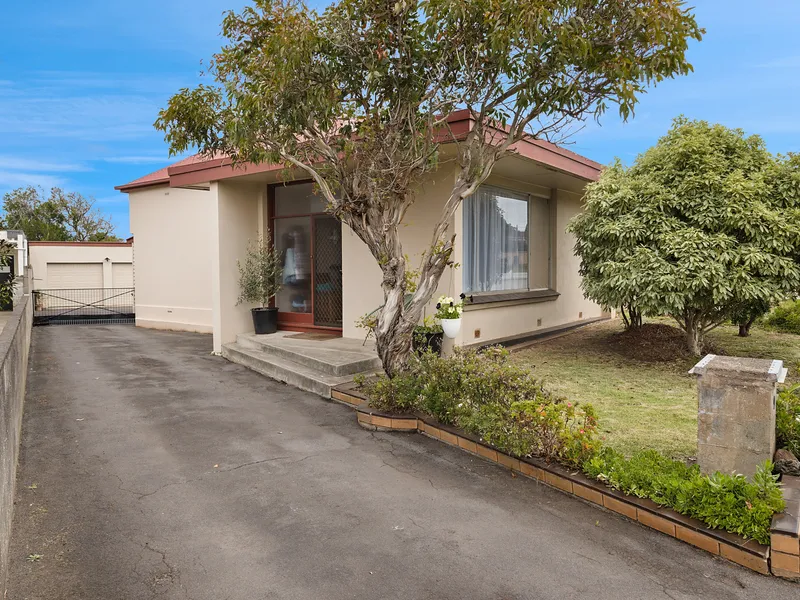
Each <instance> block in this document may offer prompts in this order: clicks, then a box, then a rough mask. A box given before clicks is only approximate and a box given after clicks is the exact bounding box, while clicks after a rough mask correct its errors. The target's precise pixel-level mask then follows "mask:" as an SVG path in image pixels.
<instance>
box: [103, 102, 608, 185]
mask: <svg viewBox="0 0 800 600" xmlns="http://www.w3.org/2000/svg"><path fill="white" fill-rule="evenodd" d="M447 120H448V122H449V123H450V128H449V135H455V136H456V137H457V138H460V137H463V136H465V135H466V133H467V132H468V131H469V128H470V122H471V120H472V119H471V116H470V113H469V111H468V110H458V111H455V112H453V113H452V114H451V115H450V116H449V117H448V119H447ZM515 149H516V150H517V151H518V152H519V154H520V155H521V156H524V157H526V158H529V159H531V160H533V161H535V162H538V163H541V164H543V165H546V166H549V167H551V168H554V169H556V170H559V171H563V172H565V173H570V174H572V175H574V176H576V177H580V178H582V179H585V180H587V181H594V180H596V179H597V178H598V177H599V176H600V171H601V170H602V165H601V164H600V163H597V162H595V161H593V160H591V159H589V158H586V157H585V156H581V155H580V154H577V153H575V152H572V151H571V150H567V149H566V148H562V147H560V146H557V145H556V144H552V143H550V142H546V141H544V140H538V139H532V138H529V139H523V140H522V141H520V142H519V143H518V144H515ZM280 168H281V167H280V166H279V165H268V164H261V165H253V164H248V165H238V166H236V167H234V166H233V165H232V164H231V161H230V160H228V158H227V156H225V155H223V154H218V155H215V156H201V155H199V154H195V155H194V156H190V157H188V158H184V159H183V160H180V161H178V162H176V163H173V164H171V165H169V166H167V167H164V168H163V169H159V170H158V171H155V172H153V173H150V174H149V175H145V176H144V177H140V178H139V179H135V180H134V181H131V182H130V183H126V184H125V185H120V186H117V187H116V188H115V189H118V190H120V191H121V192H128V191H130V190H135V189H137V188H143V187H149V186H152V185H163V184H167V185H173V186H175V187H182V186H188V185H197V184H199V183H201V182H208V181H219V180H220V179H227V178H229V177H236V176H239V175H245V174H248V173H250V174H252V173H263V172H265V171H274V170H278V169H280Z"/></svg>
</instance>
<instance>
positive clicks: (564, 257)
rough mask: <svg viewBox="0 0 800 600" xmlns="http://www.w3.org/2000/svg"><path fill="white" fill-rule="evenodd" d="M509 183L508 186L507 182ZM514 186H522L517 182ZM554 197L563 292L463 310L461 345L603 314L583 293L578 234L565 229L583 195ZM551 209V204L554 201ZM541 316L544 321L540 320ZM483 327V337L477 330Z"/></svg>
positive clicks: (558, 287) (561, 193) (558, 268)
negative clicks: (548, 297)
mask: <svg viewBox="0 0 800 600" xmlns="http://www.w3.org/2000/svg"><path fill="white" fill-rule="evenodd" d="M497 184H498V185H500V183H499V182H497ZM506 187H508V186H506ZM514 189H520V190H521V189H522V186H521V185H520V184H517V185H516V186H515V188H514ZM553 201H555V209H554V210H555V213H556V214H555V222H554V232H553V233H554V235H555V259H556V260H555V275H556V277H555V289H556V291H558V292H559V293H560V296H559V297H558V298H557V299H556V300H549V301H544V302H534V303H517V304H514V303H511V302H509V303H501V304H495V305H491V304H489V305H476V306H473V307H471V308H468V309H467V310H465V312H464V317H463V321H462V327H461V335H460V338H459V339H457V340H456V342H457V343H459V344H461V345H467V346H468V345H471V344H486V343H490V342H492V341H499V340H502V339H504V338H510V337H514V336H524V335H525V334H530V333H534V332H536V330H541V329H547V328H550V327H558V326H561V325H567V324H569V323H574V322H576V321H581V320H587V319H593V318H597V317H601V316H603V311H602V309H601V307H600V306H599V305H597V304H595V303H594V302H592V301H590V300H586V299H585V298H584V297H583V292H582V291H581V288H580V284H581V278H580V275H579V274H578V266H579V262H580V261H579V260H578V258H577V257H576V256H575V254H574V253H573V246H574V244H575V238H574V236H573V235H572V234H569V233H567V232H566V228H567V225H568V223H569V221H570V219H571V218H572V217H573V216H575V215H576V214H578V212H580V210H581V196H580V195H578V194H574V193H571V192H566V191H564V190H556V191H554V193H553V196H552V198H551V203H552V202H553ZM551 210H553V208H552V204H551ZM538 319H541V324H539V323H538ZM476 329H480V337H475V330H476Z"/></svg>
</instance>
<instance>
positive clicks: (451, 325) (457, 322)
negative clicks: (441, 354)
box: [441, 318, 461, 340]
mask: <svg viewBox="0 0 800 600" xmlns="http://www.w3.org/2000/svg"><path fill="white" fill-rule="evenodd" d="M441 324H442V330H443V331H444V334H445V335H446V336H447V337H449V338H450V339H451V340H452V339H455V337H456V336H457V335H458V332H459V331H461V319H460V318H458V319H441Z"/></svg>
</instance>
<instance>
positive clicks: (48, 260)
mask: <svg viewBox="0 0 800 600" xmlns="http://www.w3.org/2000/svg"><path fill="white" fill-rule="evenodd" d="M28 251H29V253H30V261H29V264H30V269H31V270H32V272H33V289H34V290H78V289H103V288H105V289H108V288H127V287H130V288H132V287H133V238H131V239H130V240H128V241H126V242H28Z"/></svg>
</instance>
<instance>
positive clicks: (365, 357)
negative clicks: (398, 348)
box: [236, 333, 381, 377]
mask: <svg viewBox="0 0 800 600" xmlns="http://www.w3.org/2000/svg"><path fill="white" fill-rule="evenodd" d="M353 342H354V341H353V340H341V339H338V340H337V339H334V340H328V341H317V340H306V341H304V340H295V339H292V338H287V337H282V336H280V335H255V334H252V333H245V334H240V335H237V336H236V343H237V344H239V346H241V347H242V348H249V349H251V350H258V351H260V352H263V353H264V354H269V355H272V356H275V357H278V358H283V359H286V360H290V361H292V362H295V363H299V364H301V365H304V366H306V367H308V368H310V369H311V370H313V371H317V372H320V373H324V374H326V375H332V376H334V377H342V376H345V375H355V374H356V373H364V372H366V371H374V370H375V369H380V368H381V361H380V359H379V358H378V357H377V356H376V355H375V354H374V352H371V351H370V350H369V349H368V348H362V347H359V346H358V344H357V343H353Z"/></svg>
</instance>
